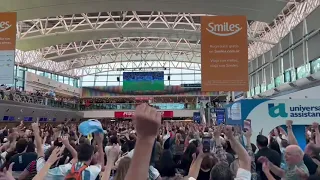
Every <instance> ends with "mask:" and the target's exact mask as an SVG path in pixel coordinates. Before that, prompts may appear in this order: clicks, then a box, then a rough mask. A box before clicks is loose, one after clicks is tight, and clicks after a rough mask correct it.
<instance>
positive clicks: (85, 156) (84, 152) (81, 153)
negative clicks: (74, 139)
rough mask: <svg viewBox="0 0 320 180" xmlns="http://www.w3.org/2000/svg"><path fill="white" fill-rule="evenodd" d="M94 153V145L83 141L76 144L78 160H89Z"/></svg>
mask: <svg viewBox="0 0 320 180" xmlns="http://www.w3.org/2000/svg"><path fill="white" fill-rule="evenodd" d="M93 154H94V147H93V146H92V145H90V144H87V143H83V144H80V145H79V146H78V160H79V161H80V162H81V161H89V160H90V159H91V157H92V156H93Z"/></svg>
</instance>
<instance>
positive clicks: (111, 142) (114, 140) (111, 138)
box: [109, 136, 118, 145]
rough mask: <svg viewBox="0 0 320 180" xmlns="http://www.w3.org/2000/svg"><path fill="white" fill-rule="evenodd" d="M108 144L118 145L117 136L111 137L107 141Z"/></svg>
mask: <svg viewBox="0 0 320 180" xmlns="http://www.w3.org/2000/svg"><path fill="white" fill-rule="evenodd" d="M109 144H110V145H114V144H118V138H117V136H111V137H110V139H109Z"/></svg>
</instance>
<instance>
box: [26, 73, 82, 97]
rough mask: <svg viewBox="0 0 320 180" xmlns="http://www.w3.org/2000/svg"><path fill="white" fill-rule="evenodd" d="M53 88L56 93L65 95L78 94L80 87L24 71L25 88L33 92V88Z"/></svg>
mask: <svg viewBox="0 0 320 180" xmlns="http://www.w3.org/2000/svg"><path fill="white" fill-rule="evenodd" d="M52 89H54V90H55V92H56V93H60V94H64V95H66V96H74V95H75V94H76V95H80V93H81V89H80V88H76V87H73V86H70V85H67V84H64V83H61V82H58V81H54V80H52V79H49V78H46V77H43V76H39V75H37V74H34V73H31V72H26V86H25V90H26V91H29V92H33V91H34V90H45V91H50V90H52Z"/></svg>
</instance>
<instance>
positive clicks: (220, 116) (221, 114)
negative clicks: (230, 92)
mask: <svg viewBox="0 0 320 180" xmlns="http://www.w3.org/2000/svg"><path fill="white" fill-rule="evenodd" d="M225 112H226V111H225V109H224V108H215V113H216V121H217V125H220V124H223V123H224V118H225Z"/></svg>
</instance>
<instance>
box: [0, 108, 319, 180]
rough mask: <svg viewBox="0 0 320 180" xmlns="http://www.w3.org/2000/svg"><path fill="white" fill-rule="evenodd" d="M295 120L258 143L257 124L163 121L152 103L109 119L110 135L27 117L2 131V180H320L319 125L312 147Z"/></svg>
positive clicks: (310, 131)
mask: <svg viewBox="0 0 320 180" xmlns="http://www.w3.org/2000/svg"><path fill="white" fill-rule="evenodd" d="M292 124H293V122H292V121H290V120H288V121H287V123H286V126H287V131H284V130H283V129H282V128H280V127H277V128H275V129H274V131H273V132H272V133H270V135H269V136H268V137H266V136H263V135H262V134H260V135H258V136H257V138H256V139H257V140H256V142H251V136H252V133H251V129H250V128H248V129H246V131H245V132H242V133H241V132H238V133H236V132H235V131H234V129H235V128H234V127H232V126H222V125H220V126H206V125H198V124H194V123H182V122H177V123H172V122H170V123H168V122H164V123H161V115H160V114H159V113H158V112H157V111H156V109H155V108H152V107H150V106H148V105H147V104H141V105H139V106H138V107H137V108H136V111H135V116H134V119H133V121H132V122H116V123H112V124H106V125H105V127H104V129H105V131H104V133H100V134H94V135H92V136H91V135H88V136H86V137H85V136H82V135H81V134H80V133H79V132H78V128H77V124H68V123H63V124H59V125H55V126H54V125H49V124H39V123H38V122H35V123H33V124H31V125H27V124H23V123H22V122H21V123H20V125H18V126H17V127H14V128H4V129H2V130H1V131H0V134H1V135H0V138H1V142H2V144H1V152H2V153H1V158H2V160H1V173H0V180H5V179H8V180H13V179H19V180H28V179H33V180H51V179H52V180H60V179H61V180H64V179H69V180H71V179H73V180H77V179H82V180H95V179H103V180H104V179H112V180H147V179H151V180H161V179H169V180H170V179H173V180H179V179H190V180H193V179H198V180H233V179H236V180H250V179H253V180H274V179H285V180H308V179H309V180H311V179H317V180H319V179H320V176H319V172H320V163H319V162H320V158H319V152H320V133H319V124H318V123H313V124H312V125H310V126H309V127H307V133H306V139H307V141H308V144H307V146H306V148H305V150H304V151H303V150H302V149H301V148H300V147H299V146H298V143H297V140H296V138H295V136H294V134H293V132H292ZM204 139H209V142H210V143H209V144H210V146H209V150H207V149H206V148H207V147H208V146H207V145H208V144H204V143H203V142H204ZM203 150H205V152H204V151H203Z"/></svg>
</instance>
